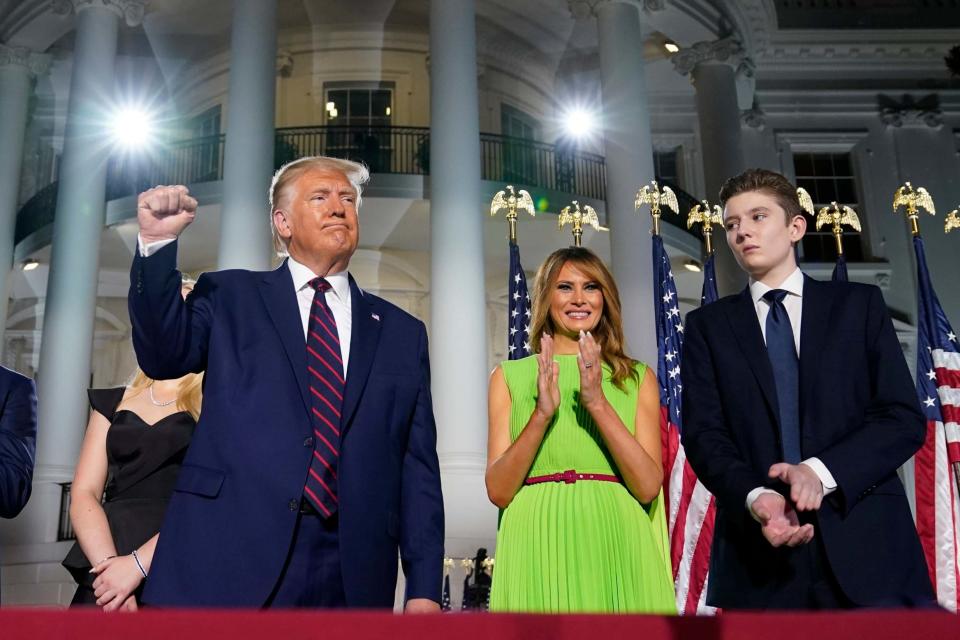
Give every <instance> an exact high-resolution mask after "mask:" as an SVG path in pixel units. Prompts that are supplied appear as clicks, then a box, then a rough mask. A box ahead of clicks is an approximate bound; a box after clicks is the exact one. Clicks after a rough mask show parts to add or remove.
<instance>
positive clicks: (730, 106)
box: [672, 38, 750, 295]
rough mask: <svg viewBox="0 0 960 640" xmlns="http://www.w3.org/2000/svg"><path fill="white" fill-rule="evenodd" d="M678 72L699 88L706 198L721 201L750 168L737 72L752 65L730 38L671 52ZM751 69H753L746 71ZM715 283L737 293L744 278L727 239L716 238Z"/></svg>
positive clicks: (723, 288)
mask: <svg viewBox="0 0 960 640" xmlns="http://www.w3.org/2000/svg"><path fill="white" fill-rule="evenodd" d="M672 60H673V65H674V68H675V69H676V70H677V72H678V73H680V74H682V75H690V80H691V82H693V86H694V89H695V90H696V104H697V117H698V119H699V121H700V144H701V145H702V147H703V174H704V182H705V183H706V190H707V192H706V194H705V195H706V198H707V199H708V200H709V201H710V202H711V203H718V202H719V196H720V187H721V186H722V185H723V183H724V182H725V181H726V180H727V179H728V178H731V177H733V176H735V175H737V174H738V173H740V172H742V171H743V170H744V169H746V165H745V163H744V159H743V144H742V141H741V136H740V105H739V103H738V99H737V74H738V72H739V73H741V74H742V73H743V72H744V71H745V70H746V71H748V70H749V69H750V62H749V60H747V59H746V58H744V52H743V49H742V48H741V46H740V44H739V43H738V42H737V41H735V40H733V39H730V38H726V39H723V40H718V41H715V42H698V43H697V44H695V45H693V46H692V47H688V48H686V49H682V50H681V51H680V52H678V53H677V54H675V55H674V56H673V59H672ZM748 72H749V71H748ZM716 256H717V258H716V264H717V287H718V288H719V290H720V295H726V294H728V293H734V292H735V291H738V290H740V289H741V288H743V286H744V285H745V284H746V276H745V275H744V274H743V272H742V271H741V270H740V268H739V266H738V265H737V263H736V260H735V259H734V257H733V254H732V253H731V252H730V249H729V248H728V247H727V246H726V243H725V242H720V243H717V246H716Z"/></svg>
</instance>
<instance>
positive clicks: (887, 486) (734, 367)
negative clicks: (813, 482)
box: [681, 277, 933, 608]
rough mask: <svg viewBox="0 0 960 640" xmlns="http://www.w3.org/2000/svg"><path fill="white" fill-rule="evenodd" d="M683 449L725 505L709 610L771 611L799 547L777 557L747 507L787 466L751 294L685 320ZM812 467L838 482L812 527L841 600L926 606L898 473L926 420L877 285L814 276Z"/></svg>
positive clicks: (805, 426)
mask: <svg viewBox="0 0 960 640" xmlns="http://www.w3.org/2000/svg"><path fill="white" fill-rule="evenodd" d="M684 333H685V339H684V345H683V362H682V367H681V371H682V379H683V413H684V416H683V419H684V431H683V444H684V447H685V449H686V454H687V458H688V459H689V461H690V464H691V465H692V467H693V469H694V471H696V473H697V476H698V477H699V478H700V480H701V481H702V482H703V484H704V485H705V486H706V488H707V489H709V490H710V491H711V492H712V493H713V494H714V495H715V496H716V498H717V516H716V525H715V531H714V541H713V550H712V557H711V565H710V582H709V588H708V594H707V601H708V602H709V603H710V604H712V605H715V606H720V607H726V608H764V607H767V606H771V604H772V603H771V600H770V598H771V597H772V595H773V594H774V593H776V592H777V590H778V589H779V588H780V587H782V585H783V584H784V583H785V582H787V581H790V580H791V579H792V576H793V569H792V567H791V564H792V563H793V562H794V561H797V558H798V557H800V556H799V552H798V550H797V549H789V548H779V549H774V548H773V547H771V546H770V544H769V543H768V542H767V541H766V539H765V538H763V536H762V534H761V532H760V525H759V524H758V523H757V522H756V521H755V520H753V518H752V517H751V515H750V514H749V512H748V511H747V509H746V506H745V503H746V498H747V494H748V493H749V492H750V491H751V490H752V489H754V488H756V487H760V486H767V487H771V488H773V489H775V490H779V491H781V492H782V493H784V495H789V491H788V490H787V488H786V487H784V486H782V485H780V486H778V485H777V484H774V483H771V481H770V479H769V478H767V471H768V469H769V468H770V466H771V465H772V464H774V463H777V462H782V458H783V455H782V453H781V445H780V437H779V436H780V429H779V426H778V420H779V417H778V413H779V410H778V408H777V406H778V405H777V396H776V389H775V383H774V378H773V371H772V368H771V366H770V361H769V359H768V356H767V350H766V346H765V345H764V342H763V335H762V333H761V331H760V323H759V322H758V320H757V314H756V311H755V310H754V304H753V300H752V299H751V297H750V292H749V290H748V289H747V290H744V291H743V292H742V293H740V294H738V295H733V296H728V297H725V298H723V299H721V300H718V301H717V302H715V303H713V304H710V305H707V306H705V307H702V308H700V309H697V310H695V311H691V312H690V313H689V314H688V315H687V322H686V326H685V330H684ZM800 424H801V451H802V456H803V458H804V459H806V458H809V457H814V456H815V457H818V458H820V460H821V461H822V462H823V463H824V464H825V465H826V467H827V469H828V470H829V471H830V473H831V474H832V475H833V477H834V479H835V480H836V482H837V490H836V491H835V492H834V493H832V494H831V495H830V496H828V497H827V498H826V499H825V500H824V502H823V504H822V506H821V508H820V510H819V511H818V512H817V513H816V515H815V516H813V520H814V528H815V534H814V535H816V536H820V537H821V540H822V542H823V545H824V548H825V550H826V555H827V558H828V562H829V564H830V567H831V569H832V570H833V572H834V575H835V576H836V579H837V581H838V583H839V584H840V586H841V588H842V589H843V591H844V594H845V595H846V596H847V597H848V598H850V599H851V600H852V601H853V602H854V603H856V604H858V605H863V606H884V605H886V606H896V605H910V604H928V603H930V602H931V601H932V598H933V593H932V589H931V586H930V580H929V577H928V574H927V568H926V564H925V562H924V559H923V555H922V551H921V549H920V543H919V540H918V538H917V534H916V530H915V528H914V523H913V519H912V517H911V515H910V510H909V505H908V503H907V499H906V496H905V494H904V489H903V485H902V484H901V482H900V479H899V478H898V476H897V474H896V471H897V468H898V467H899V466H900V465H902V464H903V463H904V462H906V461H907V460H908V459H909V458H910V456H911V455H913V454H914V453H915V452H916V451H917V449H919V448H920V446H921V444H922V443H923V441H924V435H925V433H926V427H925V420H924V417H923V414H922V413H921V411H920V407H919V403H918V401H917V395H916V392H915V390H914V385H913V382H912V380H911V379H910V373H909V371H908V369H907V365H906V362H905V361H904V358H903V352H902V350H901V348H900V344H899V342H898V341H897V337H896V333H895V331H894V329H893V324H892V322H891V321H890V316H889V313H888V312H887V309H886V306H885V305H884V302H883V297H882V295H881V293H880V290H879V289H878V288H877V287H873V286H869V285H863V284H856V283H840V282H820V281H817V280H813V279H811V278H809V277H804V285H803V307H802V316H801V328H800Z"/></svg>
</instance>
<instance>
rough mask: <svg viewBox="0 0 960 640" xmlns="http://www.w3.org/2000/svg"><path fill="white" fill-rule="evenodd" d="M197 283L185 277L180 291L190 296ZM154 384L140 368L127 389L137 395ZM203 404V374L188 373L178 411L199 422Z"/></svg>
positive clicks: (182, 383)
mask: <svg viewBox="0 0 960 640" xmlns="http://www.w3.org/2000/svg"><path fill="white" fill-rule="evenodd" d="M196 283H197V281H196V280H193V279H192V278H188V277H184V278H183V282H181V283H180V289H181V291H183V292H185V294H189V293H190V292H191V291H193V287H194V285H195V284H196ZM154 382H155V380H154V379H153V378H150V377H148V376H147V374H145V373H144V372H143V371H142V370H141V369H140V367H137V370H136V371H135V372H134V374H133V380H131V381H130V384H128V385H127V387H128V388H129V389H130V391H132V392H133V393H132V395H136V394H138V393H142V392H143V390H144V389H146V388H148V387H149V386H150V385H152V384H153V383H154ZM202 402H203V374H202V373H188V374H187V375H185V376H183V378H181V379H180V384H178V385H177V409H179V410H180V411H186V412H187V413H189V414H190V415H191V416H193V419H194V420H199V419H200V405H201V404H202Z"/></svg>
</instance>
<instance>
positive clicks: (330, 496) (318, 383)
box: [303, 278, 345, 516]
mask: <svg viewBox="0 0 960 640" xmlns="http://www.w3.org/2000/svg"><path fill="white" fill-rule="evenodd" d="M310 286H311V287H312V288H313V289H314V291H315V292H314V294H313V304H312V305H311V306H310V319H309V320H308V321H307V373H308V374H309V375H308V376H307V380H308V381H309V386H310V399H311V407H310V411H311V412H312V414H313V436H314V449H313V458H312V459H311V462H310V471H309V474H308V475H307V483H306V485H305V486H304V488H303V492H304V494H305V495H306V496H307V498H308V499H309V500H310V502H311V503H312V504H313V506H314V507H315V508H316V509H317V511H318V512H319V513H321V514H322V515H323V516H331V515H333V513H334V512H335V511H336V510H337V467H338V464H337V463H338V459H339V457H340V409H341V407H342V406H343V389H344V385H345V381H344V378H343V359H342V358H341V350H340V335H339V332H338V331H337V321H336V320H334V318H333V313H332V312H331V311H330V307H329V306H328V305H327V299H326V296H325V295H324V294H325V293H326V291H327V290H328V289H330V283H329V282H327V281H326V280H324V279H323V278H314V279H313V280H311V281H310Z"/></svg>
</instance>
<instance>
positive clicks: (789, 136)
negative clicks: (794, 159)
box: [774, 129, 870, 154]
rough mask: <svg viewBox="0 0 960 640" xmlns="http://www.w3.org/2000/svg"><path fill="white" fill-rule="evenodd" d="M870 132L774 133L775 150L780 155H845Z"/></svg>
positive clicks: (788, 131) (818, 131)
mask: <svg viewBox="0 0 960 640" xmlns="http://www.w3.org/2000/svg"><path fill="white" fill-rule="evenodd" d="M868 135H870V132H869V131H868V130H866V129H857V130H851V131H825V130H817V131H791V130H782V131H776V132H774V139H775V140H776V144H777V150H778V151H779V152H780V153H784V152H787V151H789V152H790V153H791V154H792V153H803V152H818V151H823V152H831V153H847V152H850V151H852V150H853V148H854V147H855V146H856V145H857V144H858V143H860V142H861V141H863V140H864V139H866V137H867V136H868Z"/></svg>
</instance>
